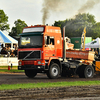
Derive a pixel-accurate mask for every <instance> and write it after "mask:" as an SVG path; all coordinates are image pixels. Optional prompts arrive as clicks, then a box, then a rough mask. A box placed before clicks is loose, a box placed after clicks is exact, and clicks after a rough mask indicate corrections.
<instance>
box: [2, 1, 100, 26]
mask: <svg viewBox="0 0 100 100" xmlns="http://www.w3.org/2000/svg"><path fill="white" fill-rule="evenodd" d="M0 1H1V2H0V9H2V10H4V12H5V13H6V15H7V16H8V17H9V18H8V20H9V21H8V23H9V24H10V28H12V27H13V26H14V22H15V21H16V20H17V19H21V20H22V21H25V22H26V24H27V25H28V26H30V25H36V24H43V23H42V17H43V12H41V10H42V9H43V2H44V0H0ZM45 1H52V2H53V1H57V0H45ZM58 1H60V3H59V4H57V3H55V4H54V6H55V7H56V6H57V7H58V8H57V9H54V10H53V8H52V9H51V8H49V14H48V18H47V20H46V24H49V25H52V24H53V23H54V22H55V21H58V20H65V19H67V18H68V19H69V18H72V17H73V16H74V15H76V14H77V13H78V10H79V9H80V8H81V7H83V8H85V6H87V5H85V4H86V3H87V1H91V0H84V1H83V0H58ZM92 1H93V0H92ZM94 1H98V3H96V4H95V5H92V4H89V3H88V4H89V5H92V7H91V9H88V8H87V10H86V9H85V10H84V12H86V13H89V14H93V15H94V16H95V19H96V21H97V22H100V0H94ZM92 3H93V2H92ZM83 5H85V6H83ZM60 8H61V9H60ZM83 8H81V9H83ZM50 9H51V10H50Z"/></svg>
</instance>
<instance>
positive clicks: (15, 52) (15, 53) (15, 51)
mask: <svg viewBox="0 0 100 100" xmlns="http://www.w3.org/2000/svg"><path fill="white" fill-rule="evenodd" d="M17 51H18V50H17V47H15V50H14V55H15V56H16V57H17Z"/></svg>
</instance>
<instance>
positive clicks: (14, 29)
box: [9, 19, 27, 37]
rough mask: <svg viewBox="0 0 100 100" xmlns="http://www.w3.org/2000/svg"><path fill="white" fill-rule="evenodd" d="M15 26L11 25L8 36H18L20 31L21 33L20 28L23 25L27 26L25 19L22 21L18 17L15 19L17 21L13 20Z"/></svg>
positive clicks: (21, 28)
mask: <svg viewBox="0 0 100 100" xmlns="http://www.w3.org/2000/svg"><path fill="white" fill-rule="evenodd" d="M14 24H15V27H12V29H11V32H9V35H10V36H12V37H13V36H18V35H19V34H20V33H22V30H23V28H24V27H26V26H27V24H26V23H25V21H22V20H20V19H17V21H15V22H14Z"/></svg>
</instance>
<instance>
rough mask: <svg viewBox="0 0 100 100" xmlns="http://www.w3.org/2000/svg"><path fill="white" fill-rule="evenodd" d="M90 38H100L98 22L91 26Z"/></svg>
mask: <svg viewBox="0 0 100 100" xmlns="http://www.w3.org/2000/svg"><path fill="white" fill-rule="evenodd" d="M91 36H92V38H97V37H100V22H98V23H96V24H95V25H93V26H92V28H91Z"/></svg>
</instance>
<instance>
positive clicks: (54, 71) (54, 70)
mask: <svg viewBox="0 0 100 100" xmlns="http://www.w3.org/2000/svg"><path fill="white" fill-rule="evenodd" d="M59 73H60V68H59V65H58V64H56V63H52V64H51V65H50V68H49V70H48V71H47V76H48V78H50V79H55V78H58V76H59Z"/></svg>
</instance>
